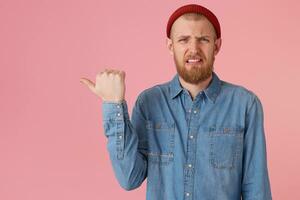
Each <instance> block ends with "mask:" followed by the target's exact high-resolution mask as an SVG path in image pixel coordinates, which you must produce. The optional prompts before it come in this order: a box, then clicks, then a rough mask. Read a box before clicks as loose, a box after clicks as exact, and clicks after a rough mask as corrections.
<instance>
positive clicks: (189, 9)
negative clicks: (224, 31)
mask: <svg viewBox="0 0 300 200" xmlns="http://www.w3.org/2000/svg"><path fill="white" fill-rule="evenodd" d="M185 13H200V14H202V15H204V16H205V17H206V18H207V19H208V20H209V21H210V23H212V25H213V26H214V28H215V30H216V33H217V38H220V37H221V27H220V23H219V21H218V19H217V17H216V16H215V15H214V14H213V13H212V12H211V11H210V10H208V9H207V8H205V7H203V6H200V5H197V4H189V5H185V6H182V7H180V8H178V9H177V10H175V11H174V12H173V14H172V15H171V16H170V18H169V21H168V24H167V36H168V38H170V32H171V28H172V25H173V23H174V21H175V20H176V19H177V18H178V17H180V16H181V15H183V14H185Z"/></svg>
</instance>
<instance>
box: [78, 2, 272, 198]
mask: <svg viewBox="0 0 300 200" xmlns="http://www.w3.org/2000/svg"><path fill="white" fill-rule="evenodd" d="M167 36H168V38H167V47H168V49H169V51H170V53H171V55H173V57H174V61H175V65H176V69H177V72H178V73H177V74H176V75H175V76H174V78H173V79H172V80H171V81H170V82H167V83H163V84H159V85H156V86H153V87H151V88H149V89H146V90H144V91H143V92H142V93H141V94H139V96H138V97H137V101H136V103H135V105H134V108H133V111H132V116H131V120H130V119H129V116H128V109H127V104H126V100H125V99H124V96H125V95H124V94H125V83H124V82H125V81H124V80H125V73H124V72H123V71H118V70H113V69H109V70H104V71H103V72H101V73H100V74H98V75H97V77H96V84H94V83H93V82H92V81H90V80H88V79H85V78H82V79H81V82H83V83H84V84H86V85H87V86H88V87H89V88H90V89H91V91H92V92H94V93H95V94H96V95H98V96H100V97H101V98H102V99H103V100H104V102H103V104H102V105H103V123H104V130H105V134H106V136H107V138H108V151H109V153H110V159H111V161H112V166H113V169H114V172H115V175H116V177H117V179H118V181H119V183H120V185H121V186H122V187H123V188H125V189H126V190H132V189H135V188H137V187H139V186H140V185H141V184H142V182H143V181H144V180H145V179H146V177H147V199H148V200H182V199H185V200H190V199H193V200H200V199H201V200H238V199H239V200H240V199H241V197H242V199H243V200H250V199H251V200H254V199H255V200H270V199H272V196H271V189H270V183H269V177H268V168H267V155H266V141H265V135H264V125H263V110H262V104H261V102H260V100H259V98H258V97H257V96H256V95H255V94H254V93H253V92H251V91H250V90H247V89H246V88H244V87H242V86H238V85H234V84H232V83H228V82H225V81H223V80H220V79H219V78H218V76H217V74H216V73H215V72H214V71H213V63H214V59H215V56H216V55H217V53H218V52H219V51H220V47H221V29H220V24H219V22H218V20H217V18H216V16H215V15H214V14H213V13H212V12H211V11H209V10H208V9H207V8H205V7H203V6H200V5H195V4H190V5H186V6H183V7H180V8H178V9H177V10H176V11H175V12H174V13H173V14H172V15H171V16H170V18H169V21H168V25H167Z"/></svg>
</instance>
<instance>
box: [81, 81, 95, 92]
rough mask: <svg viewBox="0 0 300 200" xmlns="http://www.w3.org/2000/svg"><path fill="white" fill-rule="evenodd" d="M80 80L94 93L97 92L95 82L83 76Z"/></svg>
mask: <svg viewBox="0 0 300 200" xmlns="http://www.w3.org/2000/svg"><path fill="white" fill-rule="evenodd" d="M80 82H81V83H83V84H84V85H86V86H87V87H88V88H89V89H90V90H91V91H92V92H93V93H95V94H96V90H95V83H93V81H91V80H89V79H87V78H81V79H80Z"/></svg>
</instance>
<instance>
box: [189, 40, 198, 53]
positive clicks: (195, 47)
mask: <svg viewBox="0 0 300 200" xmlns="http://www.w3.org/2000/svg"><path fill="white" fill-rule="evenodd" d="M198 45H199V44H198V41H197V40H191V41H190V44H189V50H190V51H191V52H192V53H197V52H198V48H199V47H198Z"/></svg>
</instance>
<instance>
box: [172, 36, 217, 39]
mask: <svg viewBox="0 0 300 200" xmlns="http://www.w3.org/2000/svg"><path fill="white" fill-rule="evenodd" d="M189 37H190V36H189V35H180V36H178V37H177V38H178V39H179V38H189ZM210 37H212V36H210V35H202V36H200V37H196V38H197V39H201V38H210Z"/></svg>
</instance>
